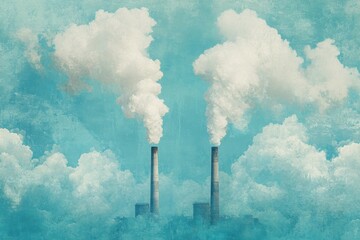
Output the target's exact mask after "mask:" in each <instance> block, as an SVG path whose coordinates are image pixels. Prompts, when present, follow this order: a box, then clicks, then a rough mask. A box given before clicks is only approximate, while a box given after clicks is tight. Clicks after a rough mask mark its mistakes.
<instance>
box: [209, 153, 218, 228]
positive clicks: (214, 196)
mask: <svg viewBox="0 0 360 240" xmlns="http://www.w3.org/2000/svg"><path fill="white" fill-rule="evenodd" d="M218 153H219V148H218V147H212V148H211V197H210V205H211V206H210V208H211V209H210V210H211V224H216V222H217V221H218V220H219V155H218Z"/></svg>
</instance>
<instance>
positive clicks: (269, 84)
mask: <svg viewBox="0 0 360 240" xmlns="http://www.w3.org/2000/svg"><path fill="white" fill-rule="evenodd" d="M217 25H218V28H219V30H220V32H221V34H222V35H223V36H224V38H225V41H224V43H222V44H218V45H216V46H214V47H213V48H210V49H208V50H206V51H205V52H204V53H203V54H202V55H200V56H199V58H198V59H197V60H196V61H195V62H194V63H193V67H194V72H195V74H197V75H199V76H201V77H202V78H204V79H206V80H207V81H209V83H210V88H209V90H208V91H207V93H206V101H207V104H208V105H207V110H206V115H207V118H208V132H209V134H210V138H211V139H210V141H211V143H212V144H214V145H219V144H220V142H221V139H222V138H223V137H224V136H225V135H226V128H227V126H228V124H229V123H232V124H234V125H235V127H237V128H239V129H245V128H246V127H247V124H248V122H249V116H248V112H249V110H250V109H252V108H254V107H255V106H256V105H258V104H261V105H262V106H267V107H268V108H270V109H271V108H274V109H273V110H275V111H278V109H279V108H280V109H281V108H284V107H286V106H299V105H300V106H301V105H305V104H312V105H315V106H317V107H318V108H319V109H320V110H325V109H327V108H328V107H329V106H330V105H332V104H334V103H338V102H341V101H343V100H344V99H346V97H347V96H348V92H349V89H350V88H356V87H358V86H359V72H358V71H357V69H355V68H348V67H345V66H344V65H343V64H342V63H341V62H340V61H339V60H338V56H339V54H340V53H339V50H338V49H337V47H336V46H335V45H334V41H333V40H331V39H326V40H324V41H323V42H320V43H318V44H317V46H316V47H315V48H311V47H310V46H306V47H305V50H304V52H305V56H306V59H305V60H304V59H303V58H301V57H300V56H298V54H297V53H296V52H295V51H294V50H293V49H292V48H291V47H290V45H289V42H288V41H286V40H284V39H282V38H281V36H280V34H279V33H278V32H277V30H276V29H274V28H272V27H270V26H268V25H267V24H266V22H265V21H264V20H263V19H261V18H259V17H257V15H256V13H255V12H254V11H251V10H245V11H243V12H242V13H240V14H238V13H236V12H234V11H233V10H228V11H225V12H223V13H222V14H221V15H220V17H219V18H218V21H217ZM274 106H275V107H274Z"/></svg>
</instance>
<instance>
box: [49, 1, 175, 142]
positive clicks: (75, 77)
mask: <svg viewBox="0 0 360 240" xmlns="http://www.w3.org/2000/svg"><path fill="white" fill-rule="evenodd" d="M154 25H155V21H154V20H153V19H152V18H151V17H150V16H149V13H148V11H147V9H145V8H142V9H131V10H128V9H126V8H120V9H118V10H117V11H116V12H115V13H108V12H105V11H103V10H99V11H97V12H96V16H95V19H94V20H93V21H92V22H90V23H89V24H87V25H72V26H70V27H69V28H68V29H66V30H65V31H64V32H63V33H59V34H58V35H56V36H55V38H54V40H53V43H54V47H55V52H54V57H55V59H56V61H57V63H58V66H59V67H60V68H61V69H62V70H63V71H64V72H65V73H66V74H67V75H68V77H69V80H68V83H67V85H66V87H65V88H66V89H67V90H68V91H70V92H77V91H79V90H81V89H88V90H91V87H90V86H89V85H88V84H87V83H86V78H90V79H93V80H97V81H99V82H100V83H102V84H105V85H106V86H108V87H109V88H111V89H112V90H114V91H115V92H117V93H119V94H120V96H119V97H118V99H117V102H118V104H120V105H121V108H122V110H123V111H124V113H125V115H126V116H127V117H129V118H135V117H136V118H139V119H141V120H142V122H143V123H144V125H145V127H146V130H147V133H148V140H149V142H150V143H158V142H159V141H160V138H161V136H162V122H163V120H162V117H163V116H164V115H165V114H166V113H167V112H168V107H167V106H166V105H165V104H164V101H163V100H162V99H160V98H159V97H158V95H159V94H160V92H161V85H160V84H159V83H158V81H159V80H160V79H161V78H162V76H163V74H162V72H161V71H160V61H159V60H152V59H151V58H150V57H149V56H148V52H147V50H148V47H149V45H150V43H151V41H152V37H151V36H150V34H151V32H152V27H153V26H154Z"/></svg>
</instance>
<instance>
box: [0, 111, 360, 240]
mask: <svg viewBox="0 0 360 240" xmlns="http://www.w3.org/2000/svg"><path fill="white" fill-rule="evenodd" d="M307 131H308V130H307V129H306V128H305V126H304V125H302V124H301V123H299V122H298V120H297V117H296V116H291V117H288V118H286V119H285V120H284V122H283V123H282V124H269V125H268V126H266V127H264V128H263V131H262V132H261V133H259V134H258V135H257V136H255V138H254V141H253V144H252V145H251V146H250V147H249V148H248V149H247V151H246V152H245V153H244V154H243V155H242V156H241V157H240V158H239V159H238V160H236V161H235V162H234V164H233V165H232V167H231V173H229V174H227V173H224V172H222V173H221V175H220V178H221V194H220V196H221V201H220V203H221V212H222V214H224V215H231V216H244V215H245V214H252V215H253V216H255V217H257V218H259V221H260V223H261V224H263V225H264V226H265V229H266V232H267V238H266V239H323V238H325V237H326V236H332V238H333V239H357V238H358V237H359V232H358V229H359V226H360V225H359V222H360V215H359V212H360V205H359V202H360V191H359V188H358V182H359V181H360V178H359V175H358V172H359V171H360V161H359V157H358V156H359V154H360V144H359V143H349V144H347V145H344V146H342V147H339V148H338V155H337V156H336V157H334V158H333V159H331V160H327V159H326V156H325V152H323V151H319V150H317V149H316V148H315V147H314V146H312V145H311V144H309V143H308V132H307ZM0 139H1V140H0V173H1V174H0V190H1V191H0V199H2V203H1V204H0V207H1V209H2V210H3V211H2V212H1V213H0V219H6V220H7V221H5V222H6V223H7V224H2V225H1V224H0V229H1V231H0V233H1V234H2V235H0V236H2V237H3V238H5V239H6V237H10V236H13V237H14V239H27V238H28V236H29V234H30V235H31V236H33V237H35V236H38V237H39V239H43V237H44V236H45V239H46V237H47V238H52V239H58V238H59V236H61V237H63V236H65V237H67V238H71V239H72V238H74V239H88V238H89V237H96V238H100V239H101V238H104V239H108V238H109V236H110V235H111V234H112V229H113V228H115V227H116V226H117V225H116V221H114V219H115V218H116V217H118V216H120V217H121V216H127V217H131V216H133V209H134V203H136V202H139V201H140V202H141V201H147V199H148V196H149V192H148V189H149V183H148V181H144V182H137V181H135V179H134V176H133V174H132V173H131V172H130V171H128V170H122V169H121V168H120V166H119V163H118V161H117V160H116V159H115V157H114V155H113V154H112V152H111V151H109V150H107V151H105V152H97V151H92V152H89V153H84V154H82V155H81V157H80V158H79V160H78V165H77V166H74V167H71V166H69V165H68V163H67V159H66V157H65V156H64V155H63V154H62V153H60V152H56V151H53V152H50V153H47V154H45V155H44V156H43V157H41V158H40V159H34V158H32V151H31V149H30V148H29V147H28V146H26V145H25V144H24V143H23V140H22V136H21V135H19V134H16V133H12V132H10V131H8V130H7V129H0ZM160 189H161V196H160V199H161V212H162V215H163V216H169V215H187V216H189V215H191V214H192V212H191V211H192V203H193V202H196V201H208V197H209V179H207V180H206V181H204V182H200V183H198V182H194V181H189V180H187V181H183V182H180V181H178V180H176V178H174V177H173V176H171V175H161V177H160ZM25 216H28V217H29V216H30V217H31V219H32V220H31V221H33V222H34V223H33V224H34V225H35V226H37V227H36V228H35V227H29V229H27V228H26V226H27V225H29V221H20V222H19V221H17V220H16V217H19V218H21V217H22V218H24V217H25ZM144 224H145V223H141V221H140V222H138V223H136V224H135V225H134V226H133V227H134V228H137V227H138V228H144V229H147V227H146V224H145V225H144ZM161 224H165V225H164V226H166V224H167V220H165V222H164V223H161ZM161 224H160V226H159V228H156V231H155V232H152V230H149V229H147V230H146V231H150V232H149V236H152V235H151V234H159V235H162V236H163V235H165V236H167V235H166V234H167V233H166V227H164V226H163V225H161ZM177 224H180V225H179V228H180V229H181V223H177ZM229 224H230V223H229ZM229 224H224V225H219V226H218V227H217V228H214V229H210V230H209V231H210V232H211V235H212V236H214V239H216V236H223V235H222V234H224V233H226V232H227V231H228V230H229V229H234V230H235V229H238V227H239V226H236V225H231V224H230V225H229ZM16 229H18V230H16ZM19 229H21V230H19ZM88 229H92V230H91V231H90V232H89V231H88ZM12 231H15V232H16V231H17V232H16V233H12ZM182 231H183V232H179V233H178V234H180V235H181V234H185V235H186V234H191V233H190V232H188V231H187V230H186V229H185V228H184V229H183V230H182ZM63 232H66V234H65V235H64V233H63ZM60 233H61V234H60ZM11 234H12V235H11ZM131 234H133V235H136V234H138V233H137V232H136V231H135V232H132V233H131ZM131 234H130V235H131ZM204 234H210V233H209V232H206V233H204ZM131 236H132V235H131ZM154 236H155V235H154ZM165 238H168V236H167V237H165ZM10 239H11V238H10ZM261 239H264V238H261Z"/></svg>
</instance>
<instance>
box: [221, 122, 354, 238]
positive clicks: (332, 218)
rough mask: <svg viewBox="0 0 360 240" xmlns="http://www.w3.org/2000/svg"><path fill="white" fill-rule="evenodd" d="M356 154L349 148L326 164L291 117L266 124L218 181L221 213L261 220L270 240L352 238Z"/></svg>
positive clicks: (305, 130)
mask: <svg viewBox="0 0 360 240" xmlns="http://www.w3.org/2000/svg"><path fill="white" fill-rule="evenodd" d="M359 151H360V144H359V143H350V144H348V145H345V146H343V147H340V148H339V149H338V156H337V157H335V158H333V159H331V160H327V159H326V156H325V153H324V152H323V151H319V150H317V149H316V148H315V147H314V146H312V145H310V144H309V143H308V133H307V129H306V128H305V127H304V125H302V124H301V123H299V122H298V120H297V118H296V117H295V116H291V117H289V118H287V119H285V120H284V122H283V123H282V124H270V125H268V126H266V127H264V129H263V131H262V132H261V133H260V134H258V135H257V136H256V137H255V138H254V142H253V144H252V145H251V146H250V147H249V148H248V150H247V151H246V152H245V153H244V155H243V156H241V157H240V158H239V159H238V160H237V161H236V162H235V163H234V164H233V165H232V168H231V169H232V170H231V174H230V175H225V177H224V178H223V179H222V180H224V181H225V182H223V181H222V185H221V186H222V191H223V192H222V198H223V199H222V202H226V204H224V205H223V211H224V212H226V213H227V214H234V213H241V214H253V215H254V216H257V217H259V219H260V221H261V222H262V223H264V224H265V225H266V226H267V228H268V233H269V235H270V236H269V237H270V239H313V238H314V239H321V238H323V237H324V236H327V235H329V236H332V237H333V238H334V239H341V238H344V239H349V236H352V237H353V236H356V234H358V233H356V230H355V229H356V227H358V221H359V219H360V215H359V210H360V205H359V201H360V200H359V198H360V191H359V189H358V188H357V184H356V183H357V182H358V181H359V177H358V174H357V173H358V172H359V171H360V165H359V163H360V161H359V157H358V156H359ZM353 234H355V235H353ZM357 236H358V235H357Z"/></svg>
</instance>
